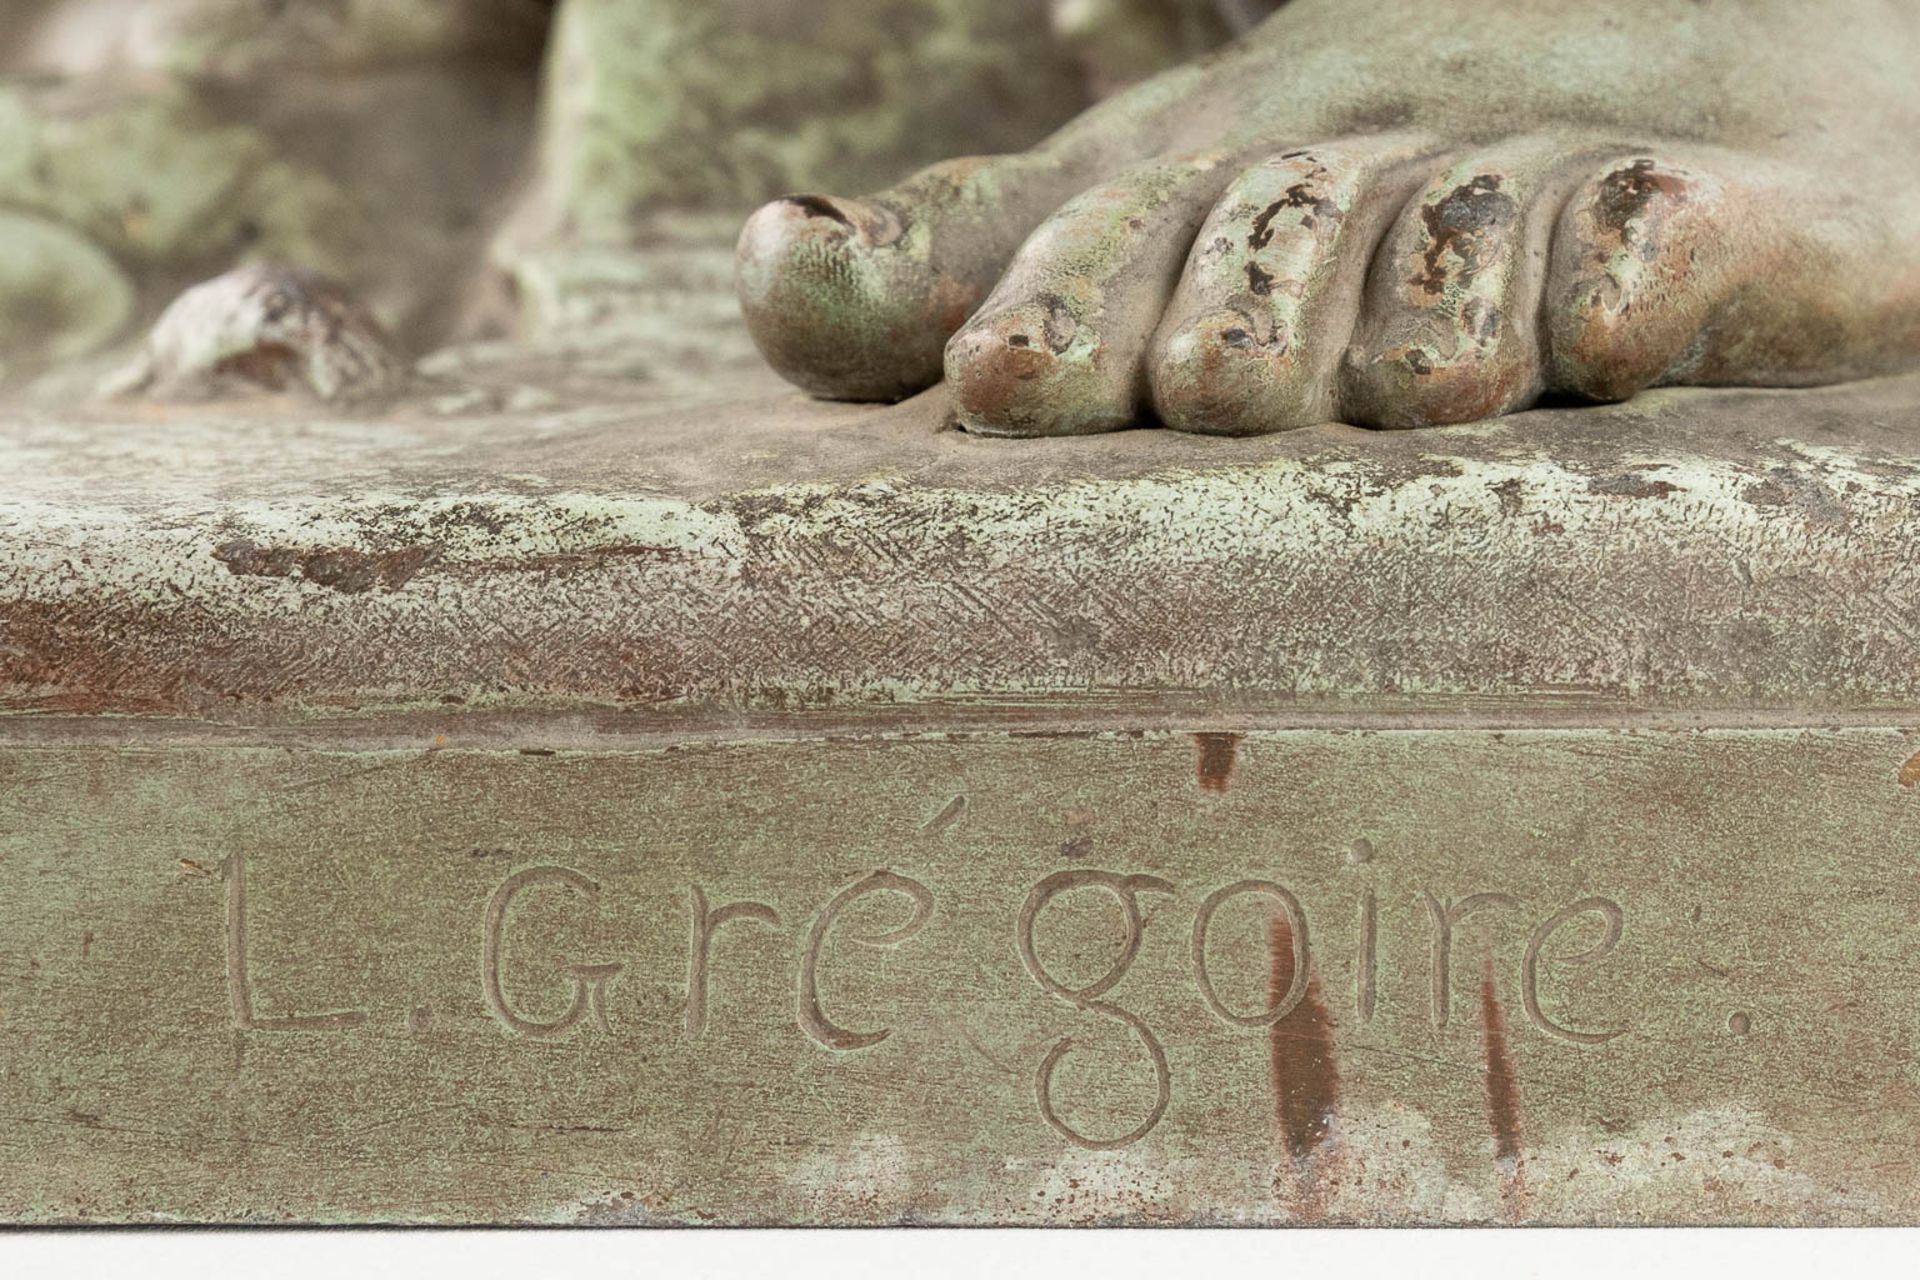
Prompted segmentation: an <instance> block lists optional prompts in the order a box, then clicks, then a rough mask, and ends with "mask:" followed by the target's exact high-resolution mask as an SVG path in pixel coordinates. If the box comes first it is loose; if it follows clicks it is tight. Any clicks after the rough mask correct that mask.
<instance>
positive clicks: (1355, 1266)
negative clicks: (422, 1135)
mask: <svg viewBox="0 0 1920 1280" xmlns="http://www.w3.org/2000/svg"><path fill="white" fill-rule="evenodd" d="M1916 1274H1920V1236H1917V1235H1915V1234H1913V1233H1911V1232H1894V1231H1747V1230H1741V1231H1733V1230H1721V1231H1655V1230H1645V1231H1587V1232H1579V1231H1546V1230H1505V1231H1338V1230H1333V1231H1154V1230H1140V1231H925V1230H922V1231H811V1232H797V1231H459V1232H441V1231H365V1232H363V1231H323V1232H311V1231H261V1232H251V1233H241V1232H212V1231H184V1230H157V1231H90V1232H67V1233H58V1232H16V1233H6V1234H0V1277H4V1278H5V1280H14V1277H39V1276H48V1277H53V1278H54V1280H77V1278H81V1277H94V1276H101V1277H113V1278H114V1280H122V1278H132V1280H206V1278H207V1277H213V1276H223V1275H242V1276H247V1277H260V1278H261V1280H308V1278H309V1277H311V1278H313V1280H319V1278H321V1277H325V1280H387V1278H389V1277H391V1278H393V1280H441V1278H442V1277H445V1280H484V1278H488V1277H495V1276H498V1277H502V1278H503V1280H546V1278H548V1277H552V1278H553V1280H618V1278H621V1277H627V1276H634V1277H653V1276H670V1277H688V1278H689V1280H707V1278H709V1277H712V1278H713V1280H722V1278H725V1280H732V1278H733V1277H778V1278H779V1280H789V1278H792V1280H814V1278H815V1277H818V1278H819V1280H828V1278H829V1277H831V1280H948V1278H949V1277H951V1278H953V1280H959V1278H960V1277H966V1278H967V1280H972V1278H973V1277H982V1278H984V1280H1001V1278H1002V1277H1021V1276H1035V1277H1041V1276H1044V1277H1047V1280H1117V1278H1120V1277H1132V1276H1140V1277H1146V1278H1150V1280H1186V1278H1187V1277H1196V1278H1199V1277H1204V1278H1205V1280H1225V1278H1226V1277H1229V1276H1232V1277H1236V1278H1237V1277H1243V1276H1244V1277H1247V1278H1248V1280H1306V1278H1308V1277H1311V1278H1312V1280H1366V1278H1367V1277H1371V1276H1383V1277H1385V1276H1390V1277H1395V1278H1396V1280H1400V1278H1404V1280H1429V1278H1430V1277H1440V1276H1454V1275H1459V1276H1471V1277H1473V1278H1474V1280H1519V1278H1521V1277H1534V1276H1540V1277H1551V1278H1552V1280H1561V1278H1562V1277H1567V1278H1570V1280H1577V1278H1579V1277H1585V1276H1593V1277H1601V1276H1605V1277H1608V1278H1609V1280H1651V1278H1652V1277H1659V1276H1682V1277H1688V1278H1689V1280H1721V1278H1722V1277H1727V1278H1728V1280H1772V1277H1776V1276H1778V1277H1781V1278H1782V1280H1785V1278H1787V1277H1792V1278H1793V1280H1854V1277H1860V1276H1877V1275H1893V1276H1913V1275H1916Z"/></svg>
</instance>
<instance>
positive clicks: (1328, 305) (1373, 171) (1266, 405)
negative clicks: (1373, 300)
mask: <svg viewBox="0 0 1920 1280" xmlns="http://www.w3.org/2000/svg"><path fill="white" fill-rule="evenodd" d="M1430 151H1431V147H1430V146H1428V145H1427V144H1426V143H1424V142H1423V141H1422V140H1419V139H1413V138H1392V137H1386V138H1375V139H1368V140H1367V141H1365V142H1364V143H1344V144H1334V145H1330V146H1324V147H1315V148H1311V149H1308V150H1303V151H1293V152H1288V153H1287V154H1284V155H1280V156H1275V157H1273V158H1271V159H1269V160H1267V161H1265V162H1263V163H1261V164H1259V165H1256V166H1254V167H1253V168H1251V169H1248V170H1247V171H1246V172H1245V173H1243V174H1241V175H1240V177H1239V178H1237V179H1235V181H1234V182H1233V184H1232V185H1231V186H1230V187H1228V189H1227V191H1226V194H1225V195H1223V196H1222V197H1221V199H1220V202H1219V203H1218V204H1217V205H1215V206H1214V209H1213V212H1212V213H1211V214H1210V215H1209V216H1208V218H1207V221H1206V224H1205V225H1204V226H1202V227H1201V229H1200V233H1199V235H1198V236H1197V237H1196V238H1195V241H1194V245H1193V251H1192V253H1191V254H1190V255H1189V257H1188V259H1187V265H1186V271H1185V274H1184V275H1183V276H1182V277H1181V280H1180V285H1179V287H1178V289H1177V290H1176V291H1175V294H1174V298H1173V301H1172V303H1171V304H1170V305H1169V306H1168V308H1167V313H1166V316H1165V318H1164V320H1163V321H1162V322H1161V325H1160V328H1159V331H1158V333H1157V334H1156V335H1155V337H1154V341H1153V346H1152V351H1151V355H1150V357H1149V361H1148V372H1149V377H1150V381H1151V385H1152V392H1153V403H1154V408H1155V410H1156V412H1157V413H1158V414H1159V416H1160V419H1161V421H1163V422H1165V423H1166V424H1167V425H1168V426H1170V427H1174V428H1177V429H1179V430H1183V431H1199V432H1207V433H1210V434H1217V435H1253V434H1257V433H1260V432H1265V431H1282V430H1287V429H1290V428H1293V427H1300V426H1308V425H1311V424H1313V423H1317V422H1325V421H1328V420H1329V419H1331V418H1332V417H1333V416H1334V412H1335V403H1334V380H1335V376H1336V374H1337V369H1338V363H1339V358H1340V354H1341V352H1342V351H1343V350H1344V349H1345V348H1346V345H1347V343H1348V340H1349V338H1350V335H1351V333H1352V329H1353V323H1354V319H1355V317H1356V315H1357V313H1358V311H1359V305H1360V293H1361V285H1362V283H1363V282H1364V280H1365V277H1366V266H1367V258H1368V256H1369V254H1370V253H1371V251H1372V247H1373V245H1374V244H1375V243H1376V242H1377V241H1378V239H1379V237H1380V234H1381V232H1382V229H1383V228H1384V226H1385V225H1386V223H1387V221H1388V220H1389V219H1390V218H1391V217H1392V216H1393V214H1394V213H1395V212H1397V211H1398V209H1399V208H1400V207H1401V206H1402V205H1403V204H1404V203H1405V201H1406V200H1407V199H1408V198H1409V197H1410V196H1411V194H1412V191H1411V190H1410V189H1409V184H1410V183H1411V182H1412V181H1415V179H1412V178H1410V177H1409V176H1408V175H1409V173H1410V166H1411V165H1412V164H1413V163H1414V162H1416V161H1417V160H1419V159H1420V158H1421V157H1422V156H1424V155H1426V154H1429V153H1430Z"/></svg>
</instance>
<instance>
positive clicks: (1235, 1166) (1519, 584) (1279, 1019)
mask: <svg viewBox="0 0 1920 1280" xmlns="http://www.w3.org/2000/svg"><path fill="white" fill-rule="evenodd" d="M694 323H695V315H694V313H689V326H690V327H692V326H693V325H694ZM716 325H717V322H716ZM715 331H716V332H734V333H735V336H734V339H733V341H734V342H735V343H736V344H737V343H738V341H739V339H738V335H737V332H736V331H733V330H729V329H726V328H725V327H724V326H718V327H717V328H716V330H715ZM615 346H617V344H615ZM706 349H707V350H708V351H709V352H716V351H717V352H724V351H726V350H728V349H729V348H727V347H726V346H725V345H724V344H719V345H714V346H709V347H708V348H706ZM627 358H628V359H629V360H631V357H627ZM711 358H713V359H715V360H717V361H718V363H715V364H712V365H709V366H706V367H704V368H702V369H688V370H685V371H682V373H680V374H676V373H675V372H674V370H672V369H671V368H649V367H642V366H636V365H634V364H632V363H627V364H622V363H621V362H620V360H621V356H620V354H619V351H618V350H615V349H613V348H605V349H601V348H593V347H590V346H589V347H582V348H579V349H577V350H574V351H572V353H571V355H570V356H569V357H568V359H566V360H564V361H563V360H560V359H558V358H557V357H555V356H553V355H551V354H549V355H546V356H541V355H539V354H537V353H531V354H530V353H528V352H525V351H521V352H519V353H515V352H512V351H506V350H488V349H485V348H476V349H468V350H465V351H461V352H457V353H453V354H451V355H449V356H446V357H443V358H441V359H439V360H437V361H435V362H433V363H432V365H431V366H430V367H429V368H428V370H427V371H426V373H425V374H424V375H423V377H422V379H421V382H420V383H419V385H418V386H417V387H416V389H415V390H414V391H412V392H410V393H409V394H408V395H407V396H405V397H403V398H402V399H400V400H398V401H397V402H395V403H393V404H391V405H390V406H388V407H386V408H384V409H382V410H379V411H377V412H376V411H372V410H366V411H362V412H360V413H359V414H357V415H354V416H330V417H324V416H319V415H318V414H317V413H316V412H315V411H313V410H311V409H309V408H302V407H299V406H298V405H295V404H290V403H282V402H280V401H277V400H256V401H247V402H240V403H236V404H229V405H224V406H219V407H210V406H189V407H171V408H156V407H151V406H142V405H138V404H121V405H114V406H104V407H96V408H95V409H92V410H87V411H84V412H81V411H65V412H61V413H59V414H54V413H52V412H42V411H26V410H16V411H13V412H12V413H10V414H8V415H7V416H6V418H5V419H4V424H3V425H0V477H4V479H0V708H3V709H4V712H5V714H4V715H0V1127H3V1128H4V1131H5V1132H6V1133H7V1135H8V1137H7V1139H6V1146H5V1149H4V1151H5V1154H4V1156H3V1157H0V1217H5V1218H6V1219H8V1220H11V1221H19V1222H56V1221H57V1222H65V1221H135V1222H151V1221H193V1222H281V1221H320V1222H587V1223H592V1222H627V1223H654V1222H658V1223H764V1222H802V1223H893V1222H954V1223H983V1222H1003V1223H1029V1222H1030V1223H1041V1222H1048V1223H1094V1222H1124V1223H1147V1222H1185V1223H1202V1222H1271V1223H1321V1222H1370V1223H1414V1222H1422V1223H1457V1222H1491V1221H1511V1222H1533V1223H1541V1222H1564V1223H1627V1222H1768V1223H1780V1222H1795V1223H1799V1222H1911V1221H1914V1220H1916V1219H1917V1218H1920V1184H1917V1183H1916V1181H1915V1179H1914V1176H1913V1173H1912V1168H1911V1164H1910V1161H1909V1159H1908V1157H1907V1155H1906V1154H1905V1153H1906V1152H1907V1151H1909V1150H1910V1149H1911V1147H1912V1144H1913V1141H1914V1132H1915V1128H1916V1123H1917V1122H1920V1102H1917V1101H1916V1099H1917V1098H1920V1094H1916V1091H1915V1089H1916V1075H1915V1064H1914V1060H1913V1044H1914V1038H1915V1035H1916V1033H1917V1032H1920V1001H1917V1000H1916V998H1915V996H1914V994H1913V993H1914V991H1915V990H1916V989H1920V983H1916V977H1917V976H1920V972H1917V971H1920V938H1916V937H1915V934H1914V929H1915V925H1914V921H1915V920H1917V919H1920V886H1917V885H1916V884H1915V882H1914V880H1913V877H1912V876H1911V874H1910V868H1909V865H1908V864H1909V862H1910V860H1911V849H1912V847H1913V841H1914V838H1915V835H1916V831H1915V822H1916V819H1915V810H1914V805H1915V804H1916V803H1920V797H1917V796H1916V794H1915V788H1916V786H1920V735H1916V729H1920V714H1916V711H1915V707H1916V705H1920V687H1917V686H1920V674H1916V673H1920V662H1916V660H1915V659H1916V656H1920V655H1916V652H1915V650H1916V641H1915V635H1914V629H1913V627H1914V624H1913V619H1914V617H1915V616H1916V612H1915V605H1916V602H1917V600H1920V595H1917V590H1916V571H1915V569H1914V564H1915V556H1914V554H1913V550H1914V548H1915V547H1916V545H1920V506H1917V505H1916V496H1917V495H1920V451H1917V450H1916V449H1915V447H1914V446H1913V444H1912V441H1913V439H1914V438H1915V436H1914V427H1915V426H1916V425H1917V424H1916V419H1917V418H1920V383H1916V382H1915V381H1913V380H1904V381H1903V380H1894V381H1884V382H1878V383H1867V384H1860V385H1856V386H1852V387H1847V388H1838V389H1833V390H1827V391H1817V392H1798V393H1769V392H1751V391H1749V392H1704V391H1663V392H1656V393H1653V394H1650V395H1648V396H1643V397H1641V398H1639V399H1637V400H1635V401H1634V402H1632V403H1631V404H1628V405H1625V406H1620V407H1616V408H1611V409H1604V410H1580V411H1572V410H1566V411H1545V412H1536V413H1530V414H1523V415H1518V416H1515V417H1512V418H1508V419H1504V420H1502V421H1500V422H1497V423H1492V424H1482V425H1478V426H1473V427H1463V428H1448V429H1440V430H1434V431H1429V432H1420V433H1401V434H1378V433H1366V432H1360V431H1356V430H1353V429H1350V428H1344V427H1324V428H1316V429H1312V430H1308V431H1304V432H1298V433H1293V434H1289V435H1284V436H1275V437H1265V438H1259V439H1251V440H1237V441H1227V440H1208V439H1201V438H1194V437H1185V436H1178V435H1173V434H1170V433H1164V432H1144V431H1143V432H1132V433H1125V434H1122V435H1119V436H1115V437H1110V438H1107V439H1104V440H1100V441H1084V440H1082V441H1075V440H1053V441H1034V442H1025V443H1019V444H1009V443H1007V442H995V441H986V440H981V439H978V438H975V437H972V436H969V435H967V434H965V433H962V432H959V431H956V430H953V429H952V427H951V424H950V418H949V411H948V405H947V403H946V401H945V400H944V399H943V397H942V396H941V394H940V393H934V394H932V395H929V396H926V397H922V398H920V399H917V400H914V401H910V402H908V403H906V404H903V405H900V406H896V407H893V408H890V409H861V408H855V407H849V406H832V405H823V404H817V403H812V402H807V401H804V400H802V399H799V398H798V397H794V396H792V395H789V394H784V393H780V392H778V391H777V390H776V389H775V387H774V386H773V384H772V382H771V375H770V374H766V373H764V372H756V371H754V369H753V366H751V365H750V364H749V363H747V357H746V356H745V355H744V353H743V354H741V355H740V357H739V361H738V362H737V363H728V361H729V360H731V359H732V357H726V356H724V355H721V356H713V357H711ZM676 379H678V380H676ZM723 380H724V381H725V382H726V384H727V385H728V386H729V387H730V388H731V390H732V391H733V392H735V393H736V394H738V395H741V396H744V397H746V398H745V399H739V400H731V401H717V400H715V399H713V398H712V397H711V395H710V394H707V393H703V392H702V391H701V387H703V386H705V387H711V386H713V385H715V384H716V383H717V382H720V381H723Z"/></svg>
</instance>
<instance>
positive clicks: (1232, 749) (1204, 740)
mask: <svg viewBox="0 0 1920 1280" xmlns="http://www.w3.org/2000/svg"><path fill="white" fill-rule="evenodd" d="M1193 740H1194V741H1195V742H1196V743H1198V744H1199V746H1200V763H1199V766H1198V771H1199V775H1200V789H1201V790H1202V791H1225V790H1226V789H1227V780H1228V779H1229V778H1231V777H1232V776H1233V762H1234V757H1235V755H1236V754H1237V753H1238V752H1239V750H1240V735H1239V734H1237V733H1196V734H1194V735H1193ZM1281 990H1283V991H1284V990H1286V988H1285V987H1282V988H1281Z"/></svg>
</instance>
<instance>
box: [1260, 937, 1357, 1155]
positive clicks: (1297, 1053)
mask: <svg viewBox="0 0 1920 1280" xmlns="http://www.w3.org/2000/svg"><path fill="white" fill-rule="evenodd" d="M1267 947H1268V951H1269V954H1270V956H1271V959H1272V972H1271V975H1270V977H1269V979H1268V998H1269V999H1270V1000H1276V1001H1277V1000H1280V999H1282V998H1284V997H1285V995H1286V993H1287V992H1288V991H1289V990H1291V989H1292V987H1293V978H1294V970H1293V929H1292V927H1291V926H1290V925H1289V924H1288V922H1287V917H1286V916H1285V915H1276V916H1275V917H1274V918H1273V922H1272V924H1271V925H1270V926H1269V931H1268V935H1267ZM1267 1046H1268V1060H1269V1062H1270V1064H1271V1070H1272V1074H1273V1099H1274V1107H1275V1111H1276V1115H1277V1118H1278V1119H1279V1122H1280V1141H1281V1143H1282V1145H1284V1146H1285V1147H1286V1150H1287V1154H1288V1155H1290V1156H1292V1157H1293V1158H1294V1159H1295V1160H1299V1159H1303V1158H1304V1157H1306V1156H1309V1155H1312V1154H1313V1152H1314V1150H1315V1149H1316V1148H1317V1147H1319V1145H1320V1144H1321V1143H1322V1142H1325V1141H1326V1139H1327V1135H1328V1133H1329V1132H1330V1131H1331V1129H1332V1127H1333V1117H1334V1111H1335V1105H1336V1103H1337V1102H1338V1100H1339V1091H1340V1069H1339V1064H1338V1062H1337V1061H1336V1060H1335V1057H1334V1048H1333V1019H1332V1018H1331V1017H1329V1016H1328V1014H1327V1007H1326V1004H1325V1003H1324V1002H1323V1001H1322V1000H1321V998H1320V979H1319V978H1317V977H1314V978H1309V979H1308V980H1307V990H1306V993H1305V994H1304V995H1303V996H1302V997H1301V998H1300V1003H1299V1004H1296V1005H1295V1006H1294V1007H1293V1008H1292V1009H1291V1010H1289V1011H1288V1012H1287V1015H1286V1016H1285V1017H1283V1018H1281V1019H1280V1020H1279V1021H1278V1022H1275V1023H1274V1024H1273V1026H1272V1028H1271V1029H1269V1030H1268V1032H1267Z"/></svg>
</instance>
